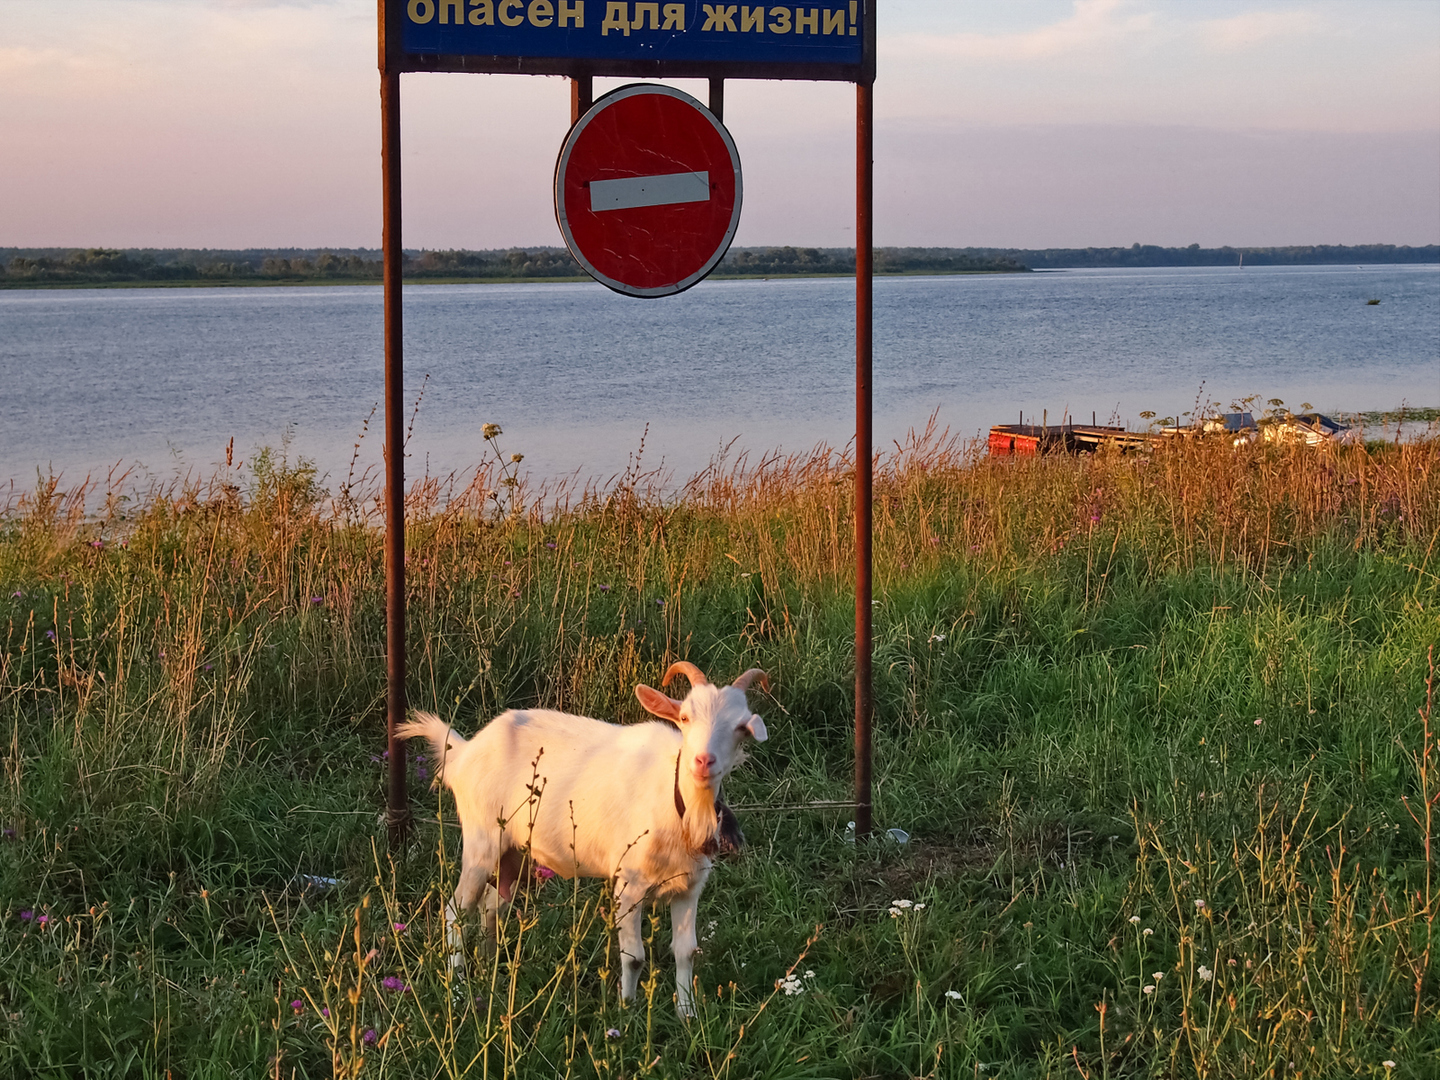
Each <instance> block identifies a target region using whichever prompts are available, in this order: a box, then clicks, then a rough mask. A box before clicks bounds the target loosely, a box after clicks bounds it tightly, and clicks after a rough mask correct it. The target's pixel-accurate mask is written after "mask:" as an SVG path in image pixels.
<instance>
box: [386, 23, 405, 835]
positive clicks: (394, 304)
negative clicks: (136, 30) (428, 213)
mask: <svg viewBox="0 0 1440 1080" xmlns="http://www.w3.org/2000/svg"><path fill="white" fill-rule="evenodd" d="M396 6H397V7H398V5H396ZM387 7H388V5H387V4H386V2H385V0H380V170H381V173H382V174H383V176H384V180H383V186H382V195H381V201H382V203H383V210H382V213H383V232H382V240H381V244H382V247H383V249H384V250H383V256H382V257H383V259H384V275H385V278H384V280H385V673H386V687H385V730H386V738H387V740H388V741H387V746H388V749H389V758H390V772H389V784H388V792H387V799H386V811H387V812H386V821H387V824H388V825H389V833H390V847H391V848H392V850H393V849H395V848H398V847H399V846H400V845H401V843H403V841H404V839H405V833H406V830H407V827H408V825H409V823H410V800H409V798H408V797H407V795H406V793H405V744H404V743H403V742H402V741H401V740H399V739H397V738H396V737H395V729H396V728H397V727H398V726H399V725H400V724H402V723H403V722H404V721H405V706H406V700H405V365H404V345H403V341H402V338H401V324H400V303H401V291H400V290H401V276H400V275H401V267H402V264H403V260H404V252H403V250H402V248H401V245H400V73H399V72H398V71H396V70H395V69H394V67H393V65H392V64H391V63H390V62H389V59H390V57H389V49H388V48H387V45H388V46H390V47H393V46H394V44H395V39H394V37H393V36H392V35H391V34H388V33H387V29H388V26H387ZM390 25H393V24H390Z"/></svg>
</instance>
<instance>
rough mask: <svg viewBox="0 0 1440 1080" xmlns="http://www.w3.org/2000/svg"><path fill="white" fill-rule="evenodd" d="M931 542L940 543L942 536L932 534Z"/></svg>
mask: <svg viewBox="0 0 1440 1080" xmlns="http://www.w3.org/2000/svg"><path fill="white" fill-rule="evenodd" d="M930 543H932V544H938V543H940V538H939V537H938V536H932V537H930Z"/></svg>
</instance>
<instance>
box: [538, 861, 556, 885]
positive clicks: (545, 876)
mask: <svg viewBox="0 0 1440 1080" xmlns="http://www.w3.org/2000/svg"><path fill="white" fill-rule="evenodd" d="M535 876H536V877H537V878H539V879H540V880H541V881H549V880H550V879H551V878H553V877H554V876H555V871H554V870H551V869H550V868H549V867H548V866H539V865H537V866H536V867H535Z"/></svg>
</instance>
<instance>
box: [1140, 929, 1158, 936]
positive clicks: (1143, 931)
mask: <svg viewBox="0 0 1440 1080" xmlns="http://www.w3.org/2000/svg"><path fill="white" fill-rule="evenodd" d="M1154 932H1155V931H1154V930H1151V929H1150V927H1148V926H1147V927H1145V929H1144V930H1141V931H1140V936H1141V937H1149V936H1150V935H1151V934H1153V933H1154Z"/></svg>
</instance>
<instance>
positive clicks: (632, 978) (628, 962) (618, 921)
mask: <svg viewBox="0 0 1440 1080" xmlns="http://www.w3.org/2000/svg"><path fill="white" fill-rule="evenodd" d="M644 914H645V889H644V887H643V886H641V885H640V884H639V883H637V882H634V881H627V880H625V879H624V878H621V879H619V880H617V881H616V882H615V929H616V931H617V936H618V937H619V938H620V1000H621V1001H624V1002H630V1001H632V1000H634V998H635V987H636V986H638V985H639V983H640V968H641V967H643V966H644V964H645V939H644V938H643V937H642V936H641V934H640V922H641V919H642V918H643V917H644Z"/></svg>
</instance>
